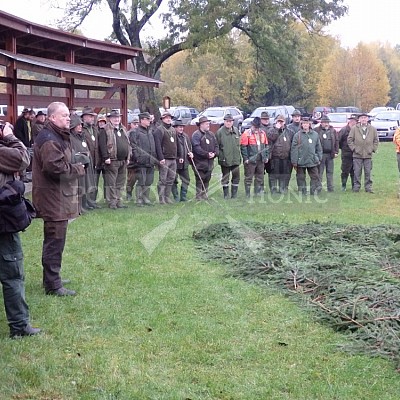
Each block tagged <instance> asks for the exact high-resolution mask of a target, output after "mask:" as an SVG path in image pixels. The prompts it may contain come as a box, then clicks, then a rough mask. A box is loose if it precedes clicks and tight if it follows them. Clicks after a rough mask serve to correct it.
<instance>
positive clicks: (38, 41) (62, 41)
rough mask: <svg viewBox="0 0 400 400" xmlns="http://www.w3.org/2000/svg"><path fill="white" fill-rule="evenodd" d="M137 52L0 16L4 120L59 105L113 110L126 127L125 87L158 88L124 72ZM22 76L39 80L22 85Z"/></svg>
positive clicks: (151, 81) (148, 80)
mask: <svg viewBox="0 0 400 400" xmlns="http://www.w3.org/2000/svg"><path fill="white" fill-rule="evenodd" d="M141 51H142V50H141V49H139V48H134V47H129V46H121V45H118V44H115V43H108V42H103V41H99V40H94V39H88V38H86V37H84V36H80V35H75V34H71V33H68V32H64V31H61V30H58V29H54V28H49V27H47V26H43V25H39V24H34V23H32V22H29V21H26V20H23V19H20V18H18V17H15V16H14V15H11V14H8V13H5V12H3V11H0V66H3V70H4V71H5V73H4V76H0V83H3V85H1V86H2V90H1V93H0V104H3V105H7V120H8V121H10V122H12V123H14V122H15V120H16V118H17V117H18V112H17V110H18V106H24V107H29V108H31V107H37V108H44V107H47V105H48V104H49V103H51V102H52V101H62V102H64V103H65V104H66V105H67V106H68V107H69V108H71V107H77V108H83V107H85V106H90V107H93V108H95V109H96V110H97V111H99V110H101V109H102V108H105V109H115V108H118V109H120V110H121V114H122V120H123V123H125V124H126V118H127V109H128V105H127V86H128V85H149V86H154V87H158V85H159V83H160V81H158V80H156V79H152V78H148V77H146V76H143V75H140V74H137V73H134V72H130V71H128V70H127V64H128V60H130V59H134V58H135V57H136V56H137V55H138V54H139V52H141ZM0 68H1V67H0ZM21 70H24V71H29V72H34V73H40V74H43V75H39V76H42V77H43V79H39V80H38V79H37V78H35V77H32V78H25V79H23V78H22V77H21ZM28 75H29V74H28ZM36 75H37V74H36ZM89 82H90V83H91V82H93V84H89ZM94 83H97V84H96V85H95V84H94ZM96 92H97V96H95V95H94V94H95V93H96ZM98 93H100V95H99V94H98Z"/></svg>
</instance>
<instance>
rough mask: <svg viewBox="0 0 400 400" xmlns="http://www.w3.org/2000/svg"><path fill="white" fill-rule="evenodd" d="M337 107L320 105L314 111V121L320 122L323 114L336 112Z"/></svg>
mask: <svg viewBox="0 0 400 400" xmlns="http://www.w3.org/2000/svg"><path fill="white" fill-rule="evenodd" d="M334 112H335V109H334V108H333V107H326V106H318V107H315V108H314V109H313V112H312V119H313V120H314V121H318V122H320V119H321V117H322V116H323V115H326V114H329V113H334Z"/></svg>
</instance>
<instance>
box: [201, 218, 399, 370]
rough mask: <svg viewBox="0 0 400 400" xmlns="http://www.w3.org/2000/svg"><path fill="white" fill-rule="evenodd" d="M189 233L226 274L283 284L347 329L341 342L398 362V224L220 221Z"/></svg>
mask: <svg viewBox="0 0 400 400" xmlns="http://www.w3.org/2000/svg"><path fill="white" fill-rule="evenodd" d="M193 236H194V239H195V240H196V241H197V247H198V248H199V249H200V250H201V251H202V253H203V254H204V256H205V257H206V258H207V259H212V260H219V261H220V262H222V263H224V264H227V265H228V266H229V267H230V269H229V274H230V275H232V276H235V277H240V278H242V279H245V280H247V281H251V282H256V283H258V284H263V285H269V286H272V287H275V288H279V289H281V290H284V291H285V293H287V294H289V295H291V296H293V298H294V299H296V300H297V301H299V302H300V303H301V304H306V305H307V306H309V307H311V308H312V309H314V311H315V312H316V315H317V316H318V317H319V318H320V319H321V320H322V321H324V322H326V323H328V324H329V325H330V326H332V327H333V328H334V329H336V330H338V331H342V332H345V333H348V334H349V335H351V338H352V339H353V340H352V341H351V343H352V344H351V345H349V346H346V347H345V348H346V350H350V351H356V352H363V353H367V354H370V355H374V356H383V357H386V358H390V359H392V360H394V362H395V363H397V365H398V367H400V280H399V278H400V227H398V226H388V225H379V226H355V225H338V224H320V223H318V222H310V223H307V224H304V225H288V224H272V225H263V224H259V223H249V224H246V225H238V224H236V223H232V224H228V223H225V224H214V225H210V226H209V227H207V228H205V229H203V230H201V231H200V232H195V233H194V235H193Z"/></svg>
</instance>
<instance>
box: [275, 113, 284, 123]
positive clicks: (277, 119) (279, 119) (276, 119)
mask: <svg viewBox="0 0 400 400" xmlns="http://www.w3.org/2000/svg"><path fill="white" fill-rule="evenodd" d="M275 121H277V122H278V121H281V122H285V121H286V120H285V117H284V116H283V115H282V114H279V115H278V116H277V117H276V118H275Z"/></svg>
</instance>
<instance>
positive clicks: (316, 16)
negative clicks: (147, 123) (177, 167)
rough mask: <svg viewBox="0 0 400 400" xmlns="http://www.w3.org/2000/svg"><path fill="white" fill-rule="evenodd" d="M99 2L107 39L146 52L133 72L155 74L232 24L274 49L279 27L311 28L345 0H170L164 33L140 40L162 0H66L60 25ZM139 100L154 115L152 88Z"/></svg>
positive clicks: (69, 24)
mask: <svg viewBox="0 0 400 400" xmlns="http://www.w3.org/2000/svg"><path fill="white" fill-rule="evenodd" d="M103 2H104V3H107V4H108V7H109V9H110V11H111V13H112V16H113V25H112V30H113V33H112V38H113V39H114V40H117V41H118V42H119V43H121V44H123V45H127V46H133V47H141V48H144V49H146V50H147V51H148V55H147V56H146V57H145V55H144V54H140V55H139V57H137V59H136V60H135V66H136V70H137V72H139V73H142V74H144V75H147V76H150V77H155V75H156V73H157V72H158V71H159V69H160V67H161V65H162V64H163V63H164V62H165V61H166V60H168V59H169V58H170V57H171V56H172V55H174V54H176V53H178V52H180V51H182V50H185V49H193V48H196V47H198V46H199V45H200V44H202V43H207V42H208V41H210V40H212V39H214V38H216V37H222V36H225V35H227V34H228V33H230V32H231V31H232V30H233V29H237V30H239V31H241V32H244V33H245V34H246V35H247V36H248V37H249V38H250V39H251V41H252V43H253V44H254V46H255V47H257V48H260V49H263V50H264V51H268V52H271V53H272V54H276V50H277V49H278V47H279V44H280V40H281V39H282V36H281V32H282V29H283V27H286V26H289V25H290V23H291V22H293V21H301V22H302V23H303V24H304V25H305V26H307V28H308V29H310V30H315V29H320V28H321V26H323V25H326V24H328V23H329V22H331V21H332V20H335V19H337V18H340V17H341V16H343V15H344V14H345V12H346V11H347V7H345V6H344V5H343V2H344V0H320V1H318V2H316V1H315V0H241V1H240V0H223V1H222V0H169V1H168V4H167V7H165V8H166V11H163V12H161V14H160V19H161V21H162V24H163V27H164V29H165V32H166V33H165V36H164V37H163V38H161V39H154V40H147V41H144V40H143V39H142V38H141V32H142V30H143V28H144V26H145V25H146V24H148V23H149V21H150V19H151V18H152V17H153V16H154V14H155V13H156V12H157V11H158V10H160V7H161V5H162V3H163V0H146V1H139V0H130V1H128V0H70V1H69V3H68V5H67V8H66V10H65V15H66V18H64V20H63V21H64V22H63V23H62V24H61V25H60V26H61V27H62V28H65V29H67V30H70V31H71V30H74V29H76V28H77V27H79V26H80V24H81V23H82V22H83V21H84V20H85V18H86V17H87V15H88V14H89V13H90V12H91V10H92V9H93V8H94V7H96V6H99V5H100V4H101V3H103ZM138 100H139V104H140V108H141V109H142V110H145V109H146V110H149V111H150V112H152V113H155V112H156V113H157V114H158V107H157V104H156V102H155V96H154V89H153V88H148V87H140V88H139V89H138Z"/></svg>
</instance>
